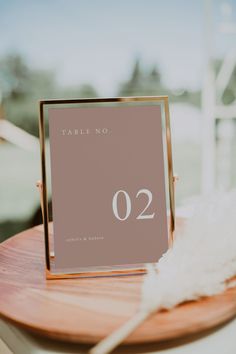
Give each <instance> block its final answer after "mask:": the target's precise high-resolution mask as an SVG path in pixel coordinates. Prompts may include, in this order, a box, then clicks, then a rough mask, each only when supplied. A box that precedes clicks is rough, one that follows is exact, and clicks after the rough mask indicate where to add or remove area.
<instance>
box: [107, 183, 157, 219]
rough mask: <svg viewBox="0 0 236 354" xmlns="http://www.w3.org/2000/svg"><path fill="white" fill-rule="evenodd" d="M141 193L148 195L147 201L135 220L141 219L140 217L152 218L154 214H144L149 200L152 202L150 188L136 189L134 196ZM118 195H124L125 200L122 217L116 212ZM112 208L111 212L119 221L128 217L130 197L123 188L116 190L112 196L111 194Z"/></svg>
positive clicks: (149, 202)
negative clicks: (124, 211) (124, 209)
mask: <svg viewBox="0 0 236 354" xmlns="http://www.w3.org/2000/svg"><path fill="white" fill-rule="evenodd" d="M141 194H145V195H146V196H147V197H148V202H147V204H146V206H145V208H144V209H143V210H142V211H141V213H140V214H139V215H138V216H137V217H136V219H137V220H142V219H153V218H154V215H155V213H153V214H145V212H146V210H147V209H148V207H149V206H150V204H151V202H152V192H150V190H148V189H145V188H144V189H140V190H139V191H138V193H137V194H136V198H138V197H139V196H140V195H141ZM119 195H123V196H124V197H125V202H126V213H125V215H124V216H123V217H121V216H120V215H119V212H118V203H117V201H118V197H119ZM112 210H113V213H114V215H115V217H116V218H117V219H118V220H120V221H124V220H127V219H128V217H129V216H130V213H131V199H130V196H129V194H128V193H127V192H126V191H124V190H122V189H121V190H119V191H117V192H116V193H115V194H114V196H113V199H112Z"/></svg>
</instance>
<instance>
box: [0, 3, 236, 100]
mask: <svg viewBox="0 0 236 354" xmlns="http://www.w3.org/2000/svg"><path fill="white" fill-rule="evenodd" d="M222 3H225V1H220V0H215V1H214V0H213V14H214V18H215V19H216V21H218V22H219V19H220V8H221V7H222ZM229 3H230V4H231V6H232V8H233V13H232V16H233V18H234V19H235V9H236V0H230V1H229ZM226 10H227V9H226ZM226 12H227V11H226ZM235 21H236V19H235ZM216 33H217V31H216ZM226 37H227V38H226ZM205 38H206V33H205V32H204V0H195V1H194V0H192V1H190V0H166V1H161V0H119V1H116V0H40V1H39V0H31V1H30V0H7V1H6V0H0V57H2V56H4V55H6V54H7V53H20V54H21V55H23V56H24V57H25V59H26V61H27V62H28V63H29V65H31V66H32V67H33V68H39V69H50V70H53V71H54V72H55V73H56V75H57V78H58V82H59V84H61V85H80V84H83V83H87V82H89V83H91V84H93V85H94V86H95V88H97V90H98V91H99V92H100V93H101V94H103V95H113V94H114V93H115V90H116V89H117V87H118V86H119V84H120V83H122V82H123V81H124V80H127V78H128V77H129V75H130V73H131V70H132V66H133V63H134V60H135V59H136V58H140V59H141V63H142V65H143V67H144V68H145V67H146V68H149V67H152V66H153V65H157V66H158V68H159V69H160V70H161V73H162V76H163V81H164V83H165V84H166V85H168V86H169V87H170V88H173V89H176V88H188V89H192V90H195V89H198V88H200V87H201V84H202V77H203V72H204V65H205ZM233 41H235V43H236V38H235V36H234V37H233V36H232V35H230V36H225V35H222V34H217V35H215V36H214V55H215V56H222V55H223V54H224V53H225V52H226V50H228V48H230V47H231V46H232V43H234V42H233Z"/></svg>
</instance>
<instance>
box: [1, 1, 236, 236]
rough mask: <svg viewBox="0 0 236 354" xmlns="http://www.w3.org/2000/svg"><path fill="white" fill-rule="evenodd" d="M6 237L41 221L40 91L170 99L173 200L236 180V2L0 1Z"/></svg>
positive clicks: (181, 201)
mask: <svg viewBox="0 0 236 354" xmlns="http://www.w3.org/2000/svg"><path fill="white" fill-rule="evenodd" d="M0 33H1V40H0V241H3V240H4V239H6V238H7V237H10V236H11V235H13V234H15V233H16V232H19V231H21V230H23V229H25V228H28V227H30V226H32V225H34V224H35V223H38V222H40V211H39V195H38V191H37V189H36V187H35V182H36V181H37V180H38V179H39V178H40V175H41V172H40V155H39V146H38V104H37V101H38V100H39V99H42V98H81V97H96V96H127V95H129V96H130V95H131V96H132V95H168V96H169V99H170V111H171V127H172V139H173V155H174V170H175V171H176V172H177V173H178V175H179V176H180V180H179V182H178V186H177V206H178V207H179V208H181V207H182V208H184V207H186V206H188V205H191V200H192V199H193V198H194V197H196V196H200V195H205V194H208V193H211V192H214V191H215V190H229V189H232V188H234V187H235V185H236V159H235V156H236V0H228V1H221V0H200V1H187V0H166V1H159V0H136V1H134V0H120V1H111V0H93V1H86V0H69V1H66V0H54V1H53V0H49V1H48V0H41V1H36V0H35V1H32V0H31V1H29V0H28V1H26V0H21V1H17V0H10V1H5V0H0Z"/></svg>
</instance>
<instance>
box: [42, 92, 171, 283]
mask: <svg viewBox="0 0 236 354" xmlns="http://www.w3.org/2000/svg"><path fill="white" fill-rule="evenodd" d="M100 103H105V104H130V103H131V104H132V103H140V104H142V103H152V104H155V103H157V104H161V105H162V108H163V111H164V115H165V139H166V154H167V170H168V192H169V193H168V194H169V208H170V217H169V225H168V226H169V228H168V229H169V230H168V234H169V240H168V243H169V246H171V245H172V243H173V237H174V236H173V235H174V230H175V186H174V184H175V177H174V174H173V161H172V144H171V129H170V114H169V102H168V96H135V97H112V98H111V97H110V98H82V99H45V100H40V101H39V135H40V152H41V174H42V180H40V181H39V182H38V183H37V186H38V188H39V191H40V199H41V210H42V217H43V225H44V241H45V260H46V278H47V279H58V278H73V277H95V276H115V275H127V274H137V273H143V272H144V271H145V267H144V266H143V265H140V267H137V266H136V267H135V268H134V267H129V266H127V267H125V266H122V267H112V268H110V269H109V268H108V267H104V269H103V270H96V269H93V270H92V269H91V270H88V271H83V272H78V273H60V274H58V273H56V274H55V273H53V272H52V262H53V259H54V252H53V250H52V249H51V248H52V244H51V242H50V233H49V210H48V193H47V171H46V146H45V138H46V134H45V115H44V108H45V107H46V106H52V105H59V106H60V105H70V104H77V105H80V104H89V105H91V106H92V105H94V104H100Z"/></svg>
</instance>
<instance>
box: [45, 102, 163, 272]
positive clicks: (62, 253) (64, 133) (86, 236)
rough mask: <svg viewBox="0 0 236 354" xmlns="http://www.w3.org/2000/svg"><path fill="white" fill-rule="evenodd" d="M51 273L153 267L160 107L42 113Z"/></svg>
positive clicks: (159, 197)
mask: <svg viewBox="0 0 236 354" xmlns="http://www.w3.org/2000/svg"><path fill="white" fill-rule="evenodd" d="M48 122H49V141H50V160H51V186H52V207H53V228H54V252H55V258H54V272H55V273H59V274H60V273H63V274H68V273H79V272H83V271H89V269H92V270H93V272H94V271H96V269H97V270H99V269H102V268H104V267H110V268H111V269H112V268H114V267H117V266H118V267H121V268H122V267H124V268H125V267H127V266H128V267H130V266H134V267H135V265H136V266H137V265H140V264H145V263H153V262H157V261H158V259H159V258H160V257H161V256H162V254H163V253H164V252H165V251H166V250H167V248H168V226H167V210H166V209H167V207H166V190H165V168H164V152H163V151H164V150H163V149H164V144H163V126H162V124H163V123H162V122H163V119H162V110H161V105H160V104H159V105H153V104H148V102H147V103H145V102H144V103H143V104H142V105H135V104H133V105H121V104H119V105H117V106H116V105H112V106H104V105H103V106H98V105H96V106H94V105H92V104H91V105H89V106H79V105H67V106H65V105H64V106H62V107H60V106H56V107H55V106H51V107H50V106H49V107H48Z"/></svg>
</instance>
